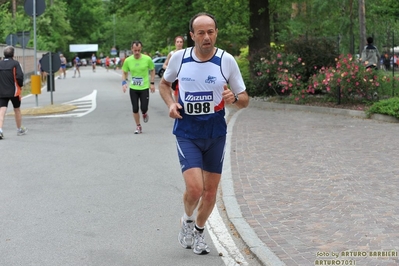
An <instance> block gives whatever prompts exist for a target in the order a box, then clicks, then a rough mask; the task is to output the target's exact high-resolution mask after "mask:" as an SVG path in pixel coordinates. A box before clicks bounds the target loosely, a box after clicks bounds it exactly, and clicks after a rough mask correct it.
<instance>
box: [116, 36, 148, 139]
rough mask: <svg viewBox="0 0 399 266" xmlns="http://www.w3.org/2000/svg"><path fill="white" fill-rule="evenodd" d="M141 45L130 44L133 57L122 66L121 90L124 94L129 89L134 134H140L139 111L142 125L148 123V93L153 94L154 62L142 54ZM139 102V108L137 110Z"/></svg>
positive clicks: (127, 59)
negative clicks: (134, 127)
mask: <svg viewBox="0 0 399 266" xmlns="http://www.w3.org/2000/svg"><path fill="white" fill-rule="evenodd" d="M142 47H143V45H142V43H141V42H140V41H134V42H132V47H131V49H132V52H133V56H129V57H128V58H126V59H125V61H124V62H123V66H122V89H123V92H126V90H127V88H130V90H129V94H130V100H131V102H132V106H133V118H134V121H135V122H136V126H137V127H136V131H135V132H134V133H135V134H140V133H141V132H142V127H141V124H140V115H139V109H141V113H142V114H143V121H144V123H147V122H148V114H147V111H148V103H149V100H150V93H149V90H150V89H151V92H152V93H154V92H155V85H154V79H155V69H154V62H152V59H151V57H149V56H148V55H145V54H142V53H141V49H142ZM128 73H130V79H129V80H128V77H129V75H128ZM139 101H140V108H139Z"/></svg>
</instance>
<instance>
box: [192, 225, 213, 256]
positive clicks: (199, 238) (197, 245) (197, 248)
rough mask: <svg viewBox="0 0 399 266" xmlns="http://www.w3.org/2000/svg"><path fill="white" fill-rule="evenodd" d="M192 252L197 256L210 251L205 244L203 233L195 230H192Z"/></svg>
mask: <svg viewBox="0 0 399 266" xmlns="http://www.w3.org/2000/svg"><path fill="white" fill-rule="evenodd" d="M193 251H194V253H195V254H198V255H205V254H208V253H209V252H210V251H211V250H210V249H209V247H208V245H207V244H206V243H205V233H204V232H202V233H200V232H199V231H197V230H194V247H193Z"/></svg>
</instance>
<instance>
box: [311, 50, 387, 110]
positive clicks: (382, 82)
mask: <svg viewBox="0 0 399 266" xmlns="http://www.w3.org/2000/svg"><path fill="white" fill-rule="evenodd" d="M390 82H391V79H390V78H388V77H387V76H385V72H382V71H378V70H373V69H372V68H368V69H366V68H365V66H363V65H361V64H360V63H359V62H358V61H357V60H356V59H354V58H353V56H352V55H350V54H348V55H346V56H344V55H340V56H339V58H338V59H336V65H335V66H334V67H327V68H325V67H322V68H321V69H320V70H319V72H318V73H317V74H314V75H313V76H312V78H311V79H310V80H309V86H308V92H312V91H314V90H319V91H323V92H325V93H326V94H327V95H330V96H332V97H337V95H338V93H340V97H341V100H342V101H343V102H354V101H371V100H377V99H378V98H379V97H382V96H385V95H387V92H388V90H389V89H388V86H389V84H391V83H390Z"/></svg>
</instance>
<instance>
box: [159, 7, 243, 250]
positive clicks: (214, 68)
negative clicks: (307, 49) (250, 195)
mask: <svg viewBox="0 0 399 266" xmlns="http://www.w3.org/2000/svg"><path fill="white" fill-rule="evenodd" d="M189 28H190V36H191V38H192V40H193V41H194V47H190V48H186V49H184V50H179V51H176V52H175V53H174V54H173V56H172V57H171V59H170V61H169V65H168V67H167V68H166V71H165V73H164V75H163V77H162V79H161V83H160V86H159V89H160V93H161V96H162V98H163V100H164V101H165V103H166V105H167V106H168V109H169V116H170V117H171V118H174V119H175V124H174V127H173V134H174V135H176V143H177V152H178V157H179V161H180V166H181V171H182V173H183V178H184V181H185V185H186V190H185V192H184V195H183V202H184V213H183V217H181V222H180V223H181V230H180V232H179V235H178V240H179V243H180V244H181V246H182V247H183V248H192V249H193V251H194V253H195V254H208V253H209V252H210V249H209V247H208V245H207V244H206V242H205V235H204V228H205V223H206V221H207V220H208V217H209V215H210V214H211V212H212V210H213V208H214V206H215V202H216V194H217V189H218V185H219V181H220V178H221V173H222V167H223V158H224V149H225V143H226V131H227V124H226V120H225V118H224V116H225V105H226V104H231V105H233V106H236V107H237V108H244V107H247V106H248V102H249V98H248V94H247V93H246V91H245V90H246V87H245V84H244V81H243V79H242V76H241V73H240V70H239V68H238V65H237V63H236V61H235V59H234V57H233V56H232V55H231V54H229V53H227V52H225V51H223V50H221V49H219V48H216V47H215V42H216V38H217V33H218V28H217V23H216V20H215V18H214V17H213V16H212V15H210V14H207V13H199V14H197V15H195V16H194V17H193V18H192V19H191V20H190V25H189ZM176 78H177V79H178V80H179V101H178V102H175V101H174V99H173V97H172V95H171V93H170V86H171V84H172V82H174V81H175V79H176ZM195 210H197V217H195V215H194V213H195Z"/></svg>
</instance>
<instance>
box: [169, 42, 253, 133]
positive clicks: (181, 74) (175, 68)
mask: <svg viewBox="0 0 399 266" xmlns="http://www.w3.org/2000/svg"><path fill="white" fill-rule="evenodd" d="M176 77H177V78H178V80H179V103H180V104H181V105H182V106H183V109H182V110H180V114H181V116H182V117H183V118H182V119H176V120H175V125H174V128H173V134H175V135H176V136H178V137H184V138H189V139H208V138H217V137H220V136H224V135H226V132H227V125H226V120H225V118H224V115H225V110H224V101H223V98H222V92H223V90H224V88H223V86H224V85H225V84H228V85H229V86H230V88H231V90H232V91H233V92H234V93H236V94H238V93H241V92H243V91H245V89H246V88H245V84H244V81H243V79H242V76H241V73H240V70H239V68H238V65H237V62H236V61H235V59H234V57H233V56H232V55H231V54H229V53H227V52H225V51H224V50H222V49H216V53H215V55H214V56H213V57H212V58H211V59H210V60H208V61H204V62H201V61H200V60H199V59H198V58H197V57H196V56H195V53H194V52H193V48H192V47H191V48H187V49H184V50H179V51H176V52H175V53H174V54H173V55H172V57H171V59H170V61H169V64H168V67H167V69H166V71H165V73H164V76H163V78H164V79H165V80H166V81H168V82H173V81H174V80H175V79H176Z"/></svg>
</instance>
